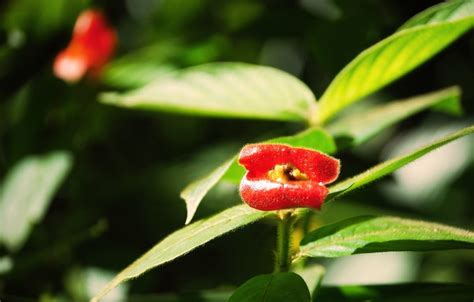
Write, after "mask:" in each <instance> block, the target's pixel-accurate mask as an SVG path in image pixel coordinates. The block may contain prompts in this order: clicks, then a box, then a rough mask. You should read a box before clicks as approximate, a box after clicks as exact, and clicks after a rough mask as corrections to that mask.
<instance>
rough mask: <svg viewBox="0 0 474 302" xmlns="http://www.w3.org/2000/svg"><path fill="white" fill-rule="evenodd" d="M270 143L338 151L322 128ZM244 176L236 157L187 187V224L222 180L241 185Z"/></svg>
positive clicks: (329, 151)
mask: <svg viewBox="0 0 474 302" xmlns="http://www.w3.org/2000/svg"><path fill="white" fill-rule="evenodd" d="M268 142H273V143H284V144H288V145H291V146H294V147H305V148H312V149H317V150H320V151H322V152H325V153H334V152H335V151H336V144H335V143H334V140H333V139H332V137H331V136H330V135H329V134H327V133H326V132H325V131H323V130H322V129H320V128H310V129H308V130H305V131H303V132H301V133H298V134H296V135H293V136H285V137H279V138H275V139H271V140H269V141H268ZM244 174H245V170H244V168H242V167H241V166H240V165H239V164H238V163H237V156H234V157H233V158H231V159H229V160H228V161H226V162H225V163H223V164H221V165H220V166H219V167H217V168H216V169H215V170H213V171H212V172H211V173H209V174H208V175H207V176H204V177H203V178H201V179H199V180H197V181H194V182H192V183H191V184H189V185H188V186H186V188H184V190H183V191H182V192H181V198H183V199H184V201H185V202H186V209H187V217H186V223H189V222H190V221H191V220H192V218H193V216H194V214H195V213H196V210H197V208H198V207H199V204H200V203H201V201H202V199H203V198H204V197H205V196H206V194H207V193H208V192H209V190H211V189H212V188H213V187H214V186H215V185H216V184H217V183H218V182H219V181H220V180H225V181H229V182H232V183H239V182H240V180H241V179H242V177H243V176H244Z"/></svg>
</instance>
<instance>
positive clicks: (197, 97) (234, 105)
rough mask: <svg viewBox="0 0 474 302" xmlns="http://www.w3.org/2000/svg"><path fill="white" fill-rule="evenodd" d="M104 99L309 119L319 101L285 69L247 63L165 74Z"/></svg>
mask: <svg viewBox="0 0 474 302" xmlns="http://www.w3.org/2000/svg"><path fill="white" fill-rule="evenodd" d="M101 100H102V101H103V102H105V103H108V104H113V105H117V106H122V107H127V108H138V109H148V110H160V111H171V112H179V113H185V114H194V115H204V116H216V117H232V118H255V119H271V120H295V121H298V120H300V121H305V120H306V119H307V118H308V114H309V111H310V109H311V108H312V107H313V106H314V105H315V104H316V102H315V97H314V95H313V93H312V92H311V90H309V88H308V87H307V86H306V85H305V84H304V83H303V82H301V81H300V80H298V79H297V78H295V77H293V76H291V75H290V74H287V73H285V72H283V71H280V70H277V69H274V68H271V67H264V66H257V65H250V64H244V63H209V64H205V65H200V66H196V67H191V68H187V69H184V70H182V71H179V72H174V73H169V74H168V75H164V76H161V77H160V78H159V79H157V80H156V81H153V82H152V83H150V84H148V85H146V86H144V87H142V88H140V89H137V90H133V91H131V92H128V93H125V94H119V93H106V94H103V95H102V96H101Z"/></svg>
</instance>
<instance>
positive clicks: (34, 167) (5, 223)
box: [0, 151, 72, 250]
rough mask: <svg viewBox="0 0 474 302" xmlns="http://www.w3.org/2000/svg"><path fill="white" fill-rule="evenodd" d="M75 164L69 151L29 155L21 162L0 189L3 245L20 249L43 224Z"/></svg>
mask: <svg viewBox="0 0 474 302" xmlns="http://www.w3.org/2000/svg"><path fill="white" fill-rule="evenodd" d="M71 165H72V157H71V155H70V154H69V153H67V152H62V151H57V152H52V153H49V154H47V155H43V156H29V157H27V158H24V159H23V160H21V161H20V162H19V163H17V164H16V165H15V166H14V167H13V168H12V170H11V171H9V173H8V174H7V176H6V178H5V179H4V181H3V183H2V184H1V186H0V242H3V243H4V244H5V245H6V246H7V247H8V248H9V249H10V250H17V249H19V248H20V247H21V246H22V245H23V244H24V243H25V241H26V239H27V238H28V235H29V233H30V231H31V229H32V227H33V226H34V225H35V224H36V223H37V222H38V221H40V220H41V219H42V218H43V216H44V214H45V212H46V209H47V208H48V206H49V203H50V202H51V200H52V198H53V196H54V193H55V192H56V190H57V189H58V188H59V186H60V184H61V183H62V181H63V180H64V178H65V177H66V175H67V173H68V171H69V169H70V168H71Z"/></svg>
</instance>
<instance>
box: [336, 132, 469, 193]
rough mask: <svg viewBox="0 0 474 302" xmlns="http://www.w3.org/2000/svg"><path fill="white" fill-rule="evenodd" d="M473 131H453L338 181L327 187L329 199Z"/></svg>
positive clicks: (388, 172) (356, 187)
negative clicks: (411, 150)
mask: <svg viewBox="0 0 474 302" xmlns="http://www.w3.org/2000/svg"><path fill="white" fill-rule="evenodd" d="M473 132H474V126H470V127H467V128H464V129H462V130H459V131H457V132H454V133H452V134H450V135H447V136H445V137H443V138H441V139H439V140H437V141H435V142H433V143H431V144H428V145H425V146H423V147H421V148H418V149H416V150H415V151H413V152H410V153H408V154H404V155H401V156H399V157H396V158H393V159H391V160H388V161H386V162H383V163H381V164H378V165H377V166H375V167H373V168H371V169H369V170H367V171H365V172H364V173H361V174H359V175H357V176H354V177H352V178H349V179H347V180H345V181H342V182H339V183H337V184H335V185H333V186H331V187H330V188H329V192H330V195H329V197H328V198H329V199H333V198H337V197H339V196H341V195H342V194H346V193H348V192H350V191H352V190H355V189H358V188H360V187H362V186H364V185H366V184H368V183H371V182H373V181H375V180H377V179H379V178H381V177H383V176H385V175H387V174H390V173H392V172H393V171H395V170H397V169H399V168H401V167H403V166H405V165H407V164H409V163H411V162H413V161H414V160H416V159H418V158H420V157H422V156H423V155H425V154H426V153H429V152H431V151H433V150H435V149H437V148H439V147H441V146H443V145H445V144H447V143H449V142H451V141H453V140H456V139H458V138H460V137H463V136H466V135H469V134H472V133H473Z"/></svg>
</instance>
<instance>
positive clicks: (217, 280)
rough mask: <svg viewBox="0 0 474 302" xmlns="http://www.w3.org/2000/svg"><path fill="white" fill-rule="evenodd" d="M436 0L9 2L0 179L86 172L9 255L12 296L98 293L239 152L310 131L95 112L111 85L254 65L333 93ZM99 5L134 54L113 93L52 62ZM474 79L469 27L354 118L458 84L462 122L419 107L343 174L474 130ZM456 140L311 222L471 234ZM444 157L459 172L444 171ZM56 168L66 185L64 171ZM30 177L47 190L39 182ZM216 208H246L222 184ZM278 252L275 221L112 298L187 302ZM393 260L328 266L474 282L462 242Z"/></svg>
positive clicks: (1, 63) (2, 253)
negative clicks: (356, 63)
mask: <svg viewBox="0 0 474 302" xmlns="http://www.w3.org/2000/svg"><path fill="white" fill-rule="evenodd" d="M438 2H439V1H405V2H399V1H383V2H381V1H369V0H364V1H357V2H356V1H329V0H327V1H310V0H302V1H257V0H254V1H252V0H232V1H208V0H162V1H152V0H149V1H147V0H139V1H137V0H134V1H132V0H123V1H96V2H92V1H87V0H75V1H71V0H68V1H66V0H17V1H5V2H2V3H1V4H0V12H1V13H0V14H1V17H0V30H1V33H0V42H1V45H0V176H1V177H2V178H4V177H5V176H6V175H7V172H9V171H11V170H12V168H13V167H14V166H16V165H17V164H18V163H21V162H22V161H24V160H25V158H27V157H28V156H33V155H42V156H45V157H48V156H49V158H54V156H58V154H62V155H61V156H62V157H61V158H62V160H63V161H64V160H66V161H67V163H62V164H60V165H63V166H65V167H63V168H62V169H65V170H67V169H68V166H69V165H71V170H70V172H69V174H68V175H67V176H66V178H65V180H64V182H63V183H62V185H61V187H60V190H59V192H58V193H57V194H56V195H55V198H54V199H53V200H52V201H51V203H50V204H49V205H48V204H45V205H44V209H43V210H44V217H41V216H43V215H33V216H34V217H35V219H34V221H37V224H36V225H35V226H34V227H33V228H32V232H31V233H30V234H29V236H28V238H27V240H26V241H25V243H24V245H23V246H20V244H15V246H18V247H17V248H14V249H11V248H10V247H9V246H8V244H6V245H3V246H2V247H1V250H0V274H1V275H0V293H2V294H5V295H7V294H8V295H18V296H24V297H43V299H48V298H49V297H65V298H69V299H71V298H76V299H85V298H87V297H89V295H90V293H91V291H93V292H95V291H97V287H99V285H98V284H100V283H101V282H103V281H104V280H105V281H107V280H109V279H110V277H111V276H113V275H114V273H116V272H117V271H119V270H120V269H122V268H123V267H124V266H125V265H127V264H129V263H130V262H131V261H133V260H134V259H135V258H136V257H137V255H140V254H142V253H143V251H146V250H147V249H149V248H150V247H151V246H152V245H153V244H155V243H156V242H158V241H159V240H160V239H162V238H164V236H165V235H167V234H169V233H170V232H172V231H174V230H176V229H179V228H181V227H182V225H183V223H184V221H185V218H186V209H185V204H184V202H183V201H182V200H181V199H179V192H180V190H181V189H182V188H183V187H184V186H185V185H187V184H188V183H189V182H190V181H191V180H194V179H195V178H196V177H199V176H201V175H204V174H205V173H207V172H209V171H211V170H212V169H213V168H215V167H216V164H217V163H220V162H223V161H224V160H225V159H227V158H229V157H230V156H232V155H233V154H235V152H236V151H237V150H238V149H239V147H240V146H241V145H242V144H245V143H247V142H249V141H260V140H263V139H265V138H270V137H275V136H281V135H286V134H290V133H295V132H296V131H298V130H300V129H303V127H304V125H303V124H298V123H286V122H270V121H247V120H239V119H229V120H225V119H211V118H205V117H191V116H181V115H175V114H165V113H147V112H144V111H126V110H124V109H120V108H116V107H113V106H108V105H105V104H101V103H99V102H97V94H98V92H102V91H105V90H126V89H129V88H136V87H140V86H142V85H143V84H145V83H147V82H148V81H149V80H150V79H152V78H154V77H156V76H158V75H160V74H163V73H165V72H168V71H170V70H173V69H175V68H181V67H187V66H192V65H196V64H200V63H206V62H212V61H241V62H246V63H256V64H263V65H267V66H273V67H277V68H279V69H282V70H285V71H287V72H289V73H292V74H294V75H296V76H298V77H300V78H301V79H302V80H303V81H304V82H305V83H307V84H308V85H309V86H310V88H311V89H312V90H313V91H314V92H315V94H316V95H318V96H320V95H321V93H322V92H323V89H324V88H325V87H327V85H328V84H329V82H330V81H331V79H332V78H333V77H334V76H335V74H336V73H337V72H338V71H339V70H340V69H341V68H342V67H343V66H345V65H346V64H347V63H348V62H349V61H350V60H351V59H352V58H353V57H354V56H355V55H357V54H358V53H359V52H360V51H362V50H364V49H366V48H367V47H369V46H371V45H373V44H374V43H376V42H377V41H379V40H381V39H382V38H384V37H386V36H388V35H390V34H391V33H392V32H394V31H395V30H396V29H397V28H398V27H399V26H400V24H402V23H403V22H404V21H406V20H407V19H408V18H409V17H411V16H413V15H414V14H416V13H418V12H420V11H421V10H423V9H425V8H427V7H429V6H432V5H434V4H436V3H438ZM90 5H93V6H96V7H100V8H103V9H104V11H105V12H106V14H107V15H108V16H109V17H110V18H111V20H112V23H113V24H114V25H115V26H116V27H117V30H118V33H119V39H120V44H119V50H118V53H117V56H116V60H114V61H113V62H111V64H110V65H109V66H108V67H107V69H106V70H105V73H104V77H103V81H102V82H101V83H94V82H91V81H87V80H86V81H83V82H81V83H78V84H75V85H68V84H65V83H63V82H61V81H60V80H58V79H56V78H54V77H53V75H52V71H51V62H52V59H53V58H54V56H55V54H56V53H57V52H58V51H59V50H60V49H62V48H63V47H64V46H65V45H66V44H67V42H68V39H69V35H70V31H71V27H72V25H73V24H74V21H75V18H76V16H77V14H78V13H79V12H80V11H81V10H82V9H84V8H86V7H89V6H90ZM473 78H474V34H473V33H472V32H470V33H468V34H467V35H465V36H463V37H462V38H461V39H459V40H458V41H456V42H455V43H454V44H453V45H452V46H450V47H449V48H448V49H446V50H445V51H443V52H442V53H441V54H439V55H438V56H437V57H436V58H435V59H434V60H431V61H429V62H428V63H426V64H424V65H423V66H422V67H420V68H418V69H416V70H415V71H414V72H412V73H410V74H408V76H406V77H404V78H403V79H401V80H399V81H397V82H395V83H394V84H391V85H390V86H388V87H387V88H385V89H384V90H383V91H382V92H380V93H377V94H376V95H373V96H371V97H370V99H369V100H368V101H367V102H364V103H360V106H359V107H358V108H355V109H353V110H363V107H364V106H365V104H372V103H383V102H384V101H386V100H391V99H402V98H407V97H410V96H413V95H417V94H422V93H426V92H429V91H433V90H437V89H440V88H443V87H447V86H451V85H459V86H460V87H461V88H462V92H463V96H462V103H463V107H464V109H465V116H464V118H462V119H459V118H456V119H455V118H453V117H450V116H446V115H442V114H440V113H439V112H435V111H432V112H424V113H420V114H417V115H416V116H414V117H413V118H410V119H409V120H407V121H404V122H403V123H402V124H401V125H399V126H397V127H392V128H390V129H389V130H387V131H384V133H383V135H381V136H378V137H377V138H376V139H372V140H370V141H368V142H367V143H365V144H363V145H362V146H360V147H358V148H356V149H355V150H354V152H352V151H351V152H349V151H346V152H344V153H342V154H341V155H340V157H341V160H342V163H343V170H342V173H343V176H342V177H343V178H344V176H350V175H354V174H356V173H359V172H360V171H363V170H364V169H366V168H368V167H371V166H373V165H374V164H376V163H378V162H380V161H382V160H384V159H387V158H391V157H394V156H395V155H397V154H402V153H404V152H405V150H411V149H413V146H416V145H421V144H422V143H421V142H423V141H424V142H426V140H431V138H432V137H433V135H434V134H442V133H441V132H444V133H447V132H450V131H452V130H453V129H457V128H461V127H462V125H465V124H469V123H470V124H472V117H473V113H474V105H473V104H474V102H473V99H474V85H472V79H473ZM440 125H443V127H441V126H440ZM440 127H441V129H439V128H440ZM433 129H436V131H439V132H440V133H434V130H433ZM262 134H263V136H262ZM455 144H457V145H456V148H451V149H448V148H449V146H448V147H447V148H445V149H442V150H441V151H439V152H438V155H437V156H438V157H436V155H433V156H432V157H431V162H429V159H427V160H425V162H423V161H421V162H417V165H412V166H410V167H409V168H407V169H411V170H410V173H408V172H403V171H404V170H402V171H400V173H397V174H395V175H394V177H393V178H392V179H385V180H384V181H381V182H380V183H379V184H378V185H376V186H371V187H367V188H366V189H364V190H361V191H359V192H357V193H354V194H351V195H350V196H348V197H343V198H342V199H341V200H340V201H341V202H337V203H331V204H328V205H327V206H326V207H325V208H324V210H323V212H322V214H321V215H319V216H318V217H317V219H316V220H315V221H313V222H312V223H313V224H315V225H318V224H321V223H323V222H324V223H328V222H335V221H339V220H341V219H344V218H350V217H353V216H357V215H361V214H394V215H395V214H396V215H400V214H402V215H404V216H409V217H413V218H419V217H423V218H424V219H427V220H433V221H438V222H443V223H446V224H449V225H453V226H459V227H464V228H467V229H473V228H474V225H473V224H472V217H473V215H474V205H473V203H472V194H473V191H472V190H473V189H472V179H473V177H474V164H473V156H472V154H473V152H472V150H474V147H473V145H474V144H473V140H472V138H466V139H463V140H460V141H459V142H456V143H455ZM384 146H385V147H384ZM57 150H66V151H67V152H68V153H64V151H57ZM380 150H382V151H380ZM54 152H60V153H54ZM441 152H444V153H441ZM69 154H72V156H71V158H69V156H70V155H69ZM64 156H65V157H66V158H67V159H64ZM446 161H449V162H453V164H451V165H448V166H446V165H443V163H444V162H446ZM52 165H53V166H54V164H52ZM427 167H428V168H429V173H428V174H429V176H428V175H427V174H426V169H427ZM44 169H48V167H44ZM51 169H54V167H53V168H51ZM56 169H57V168H56ZM417 169H418V170H417ZM405 171H407V170H405ZM38 173H39V172H38ZM43 173H47V174H49V173H54V172H50V171H49V170H46V172H43ZM56 173H58V174H59V176H58V177H59V178H60V177H61V176H60V175H61V174H62V173H65V172H61V171H57V172H56ZM414 173H415V174H414ZM416 173H418V174H416ZM407 175H417V177H418V178H417V179H416V180H418V182H417V183H418V186H414V185H411V184H412V183H413V181H414V180H413V179H410V178H409V176H407ZM423 178H427V179H428V180H426V181H425V184H426V183H429V184H431V185H432V188H431V190H426V191H423V190H420V189H419V187H424V185H420V183H421V184H423ZM28 182H30V183H31V185H32V186H33V184H36V181H35V180H28ZM39 185H40V184H39ZM2 192H3V191H2ZM433 192H434V193H433ZM2 194H3V193H2ZM45 194H48V193H47V192H46V193H45ZM206 199H207V200H211V199H212V200H214V202H204V203H203V204H202V205H201V207H200V208H199V209H198V211H197V214H196V216H197V218H199V217H204V216H208V215H209V214H211V213H215V212H218V211H221V210H223V209H226V208H229V207H230V206H232V205H236V204H240V201H239V198H238V197H237V195H236V192H235V190H234V188H233V187H228V186H226V185H219V186H217V187H216V188H214V189H213V190H212V191H211V194H210V196H208V197H206ZM40 212H41V211H40ZM0 217H1V216H0ZM2 222H3V220H2ZM18 223H19V222H18ZM3 230H4V229H3V225H2V230H0V231H3ZM3 232H4V231H3ZM0 234H2V232H0ZM2 236H3V235H2ZM0 237H1V236H0ZM273 245H274V234H273V228H272V226H271V225H270V224H266V223H260V224H255V225H251V226H250V227H248V228H246V229H245V230H242V231H239V232H235V233H231V234H229V235H226V236H225V237H223V238H221V239H220V240H218V241H214V242H211V243H208V244H206V245H205V246H204V248H201V249H199V250H197V251H195V252H194V253H192V254H190V255H188V256H187V257H185V258H180V259H178V260H176V261H175V262H173V263H170V264H167V265H166V266H163V267H162V268H161V269H160V270H155V271H151V272H150V273H148V274H146V275H144V276H142V277H141V278H140V279H137V280H136V281H134V282H133V283H131V284H130V285H129V286H130V288H128V289H126V288H121V289H120V290H121V291H122V292H116V293H114V294H116V295H119V296H120V295H122V294H123V292H124V291H126V290H128V292H129V293H130V294H137V293H157V292H160V293H164V292H174V293H178V295H182V296H184V297H186V296H187V295H192V294H193V292H194V291H197V290H202V289H215V288H217V289H221V290H225V289H229V288H234V287H235V286H238V285H240V284H242V283H243V282H244V281H245V280H248V279H249V278H250V277H252V276H254V275H256V274H265V273H268V272H269V271H271V270H272V266H273V257H274V256H273V252H272V248H273ZM356 257H358V256H356ZM380 257H382V258H371V260H370V262H372V263H374V262H375V263H377V261H379V262H378V263H392V264H395V265H396V267H390V265H388V264H387V267H388V268H386V270H382V269H381V268H380V265H377V264H376V265H372V266H369V262H368V260H367V258H363V257H360V258H354V259H355V260H349V259H346V258H343V259H340V260H335V261H333V260H327V262H326V264H327V265H328V273H327V277H328V278H327V281H326V282H333V283H338V282H339V283H340V282H352V283H355V282H362V283H363V282H364V281H367V282H369V283H380V282H395V281H448V282H465V283H471V284H472V283H474V257H473V255H472V253H466V252H464V251H462V250H461V251H455V252H453V251H451V252H436V253H424V254H412V253H396V254H389V255H388V256H384V257H385V258H383V256H380ZM377 259H378V260H377ZM325 261H326V260H325ZM341 265H344V267H345V274H344V275H355V277H354V278H356V277H357V275H358V274H351V273H350V272H351V269H353V270H355V271H356V272H357V271H358V270H357V269H358V267H360V266H361V265H363V267H364V268H365V269H366V270H367V271H371V272H372V273H371V274H370V275H371V276H372V278H373V279H372V280H364V279H363V278H364V276H359V279H354V278H353V279H349V280H348V279H344V278H343V276H342V274H341V273H340V272H341ZM45 276H47V277H45ZM25 280H28V286H25ZM101 280H102V281H101ZM94 286H95V289H94ZM204 295H206V294H204ZM210 295H211V296H212V295H214V294H210ZM209 299H212V297H211V298H209ZM209 299H208V300H209ZM216 299H217V298H216ZM210 301H212V300H210ZM216 301H217V300H216Z"/></svg>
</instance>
